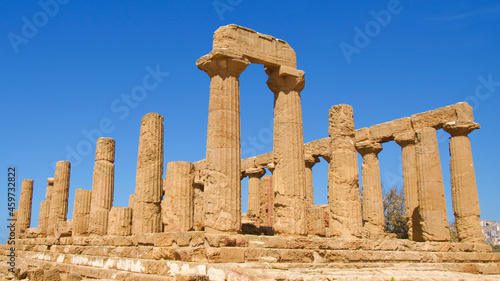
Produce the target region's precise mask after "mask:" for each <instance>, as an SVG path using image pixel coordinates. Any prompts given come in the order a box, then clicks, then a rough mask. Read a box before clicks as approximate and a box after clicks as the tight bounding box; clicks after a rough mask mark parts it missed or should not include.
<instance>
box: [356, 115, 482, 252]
mask: <svg viewBox="0 0 500 281" xmlns="http://www.w3.org/2000/svg"><path fill="white" fill-rule="evenodd" d="M478 128H479V125H478V124H476V123H474V122H472V121H466V120H458V121H453V122H449V123H445V124H444V125H443V129H444V130H445V131H446V132H448V133H450V135H451V137H450V156H451V160H450V172H451V181H452V184H451V186H452V203H453V211H454V215H455V219H456V225H457V232H458V233H459V234H458V236H459V241H463V242H474V243H478V242H481V241H483V240H484V238H483V235H482V232H481V228H480V224H479V215H480V210H479V200H478V194H477V187H476V181H475V174H474V166H473V161H472V153H471V147H470V140H469V138H468V136H467V135H468V134H469V133H470V132H472V131H473V130H474V129H478ZM395 141H396V143H397V144H399V145H400V146H401V152H402V159H403V184H404V193H405V213H406V218H407V220H408V229H409V231H408V236H409V239H410V240H414V241H449V239H450V233H449V229H448V218H447V211H446V201H445V193H444V184H443V175H442V170H441V162H440V158H439V147H438V142H437V136H436V129H434V128H430V127H425V128H422V129H418V130H416V131H415V132H405V133H402V134H400V135H397V136H396V137H395ZM356 149H357V151H358V152H359V153H360V154H361V155H362V156H363V165H362V176H363V209H362V210H363V222H364V227H365V228H366V229H367V230H369V231H370V233H383V231H384V211H383V200H382V191H381V190H382V189H381V181H380V170H379V161H378V157H377V155H378V153H379V152H380V151H381V150H382V146H381V144H380V143H376V142H374V141H372V140H368V141H363V142H359V143H357V144H356Z"/></svg>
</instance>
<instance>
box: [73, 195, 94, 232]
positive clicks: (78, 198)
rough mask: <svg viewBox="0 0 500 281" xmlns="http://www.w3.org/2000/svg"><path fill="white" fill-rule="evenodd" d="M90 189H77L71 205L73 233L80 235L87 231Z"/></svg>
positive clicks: (90, 197)
mask: <svg viewBox="0 0 500 281" xmlns="http://www.w3.org/2000/svg"><path fill="white" fill-rule="evenodd" d="M91 199H92V191H90V190H85V189H77V190H76V191H75V203H74V205H73V235H74V236H81V235H86V234H88V233H89V220H90V209H91V204H92V203H91Z"/></svg>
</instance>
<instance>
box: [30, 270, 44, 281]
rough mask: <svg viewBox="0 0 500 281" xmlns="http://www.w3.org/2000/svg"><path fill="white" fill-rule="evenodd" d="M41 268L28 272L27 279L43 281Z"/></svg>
mask: <svg viewBox="0 0 500 281" xmlns="http://www.w3.org/2000/svg"><path fill="white" fill-rule="evenodd" d="M43 275H44V271H43V268H34V269H30V270H28V279H29V280H30V281H43Z"/></svg>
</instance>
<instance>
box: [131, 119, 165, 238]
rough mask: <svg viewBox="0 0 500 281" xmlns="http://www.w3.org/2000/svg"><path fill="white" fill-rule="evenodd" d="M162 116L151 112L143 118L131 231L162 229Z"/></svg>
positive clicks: (156, 230)
mask: <svg viewBox="0 0 500 281" xmlns="http://www.w3.org/2000/svg"><path fill="white" fill-rule="evenodd" d="M162 176H163V116H161V115H160V114H158V113H148V114H146V115H145V116H144V117H142V119H141V131H140V137H139V152H138V156H137V174H136V178H135V182H136V184H135V203H134V215H133V217H132V220H133V224H132V233H134V234H139V233H154V232H161V231H162V223H161V213H160V203H161V197H162V193H163V188H162V185H163V179H162Z"/></svg>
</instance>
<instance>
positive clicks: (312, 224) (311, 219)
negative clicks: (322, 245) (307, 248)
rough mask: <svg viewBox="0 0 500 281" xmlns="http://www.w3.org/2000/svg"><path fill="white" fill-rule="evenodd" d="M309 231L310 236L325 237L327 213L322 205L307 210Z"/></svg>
mask: <svg viewBox="0 0 500 281" xmlns="http://www.w3.org/2000/svg"><path fill="white" fill-rule="evenodd" d="M307 229H308V234H309V235H317V236H325V235H326V226H325V211H324V210H323V207H322V206H320V205H316V206H310V207H308V208H307Z"/></svg>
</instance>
